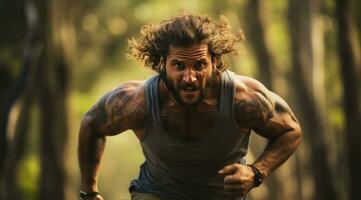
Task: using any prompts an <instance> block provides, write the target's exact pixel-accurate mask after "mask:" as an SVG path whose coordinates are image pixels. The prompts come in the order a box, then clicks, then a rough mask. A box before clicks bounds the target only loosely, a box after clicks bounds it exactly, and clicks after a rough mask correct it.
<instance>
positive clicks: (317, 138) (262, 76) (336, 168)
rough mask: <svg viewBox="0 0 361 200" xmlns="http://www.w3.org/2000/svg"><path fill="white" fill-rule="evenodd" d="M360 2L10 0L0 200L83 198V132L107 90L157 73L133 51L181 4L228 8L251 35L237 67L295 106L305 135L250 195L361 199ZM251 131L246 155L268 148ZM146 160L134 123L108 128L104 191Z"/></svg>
mask: <svg viewBox="0 0 361 200" xmlns="http://www.w3.org/2000/svg"><path fill="white" fill-rule="evenodd" d="M360 8H361V1H358V0H290V1H287V0H273V1H267V0H223V1H220V0H218V1H217V0H203V1H201V0H200V1H195V0H194V1H192V0H152V1H146V0H102V1H98V0H37V1H35V0H16V1H12V0H1V1H0V27H1V31H0V106H1V111H0V134H1V135H0V159H1V160H0V184H1V189H0V199H4V200H12V199H14V200H21V199H26V200H33V199H41V200H50V199H51V200H53V199H56V200H57V199H59V200H63V199H70V200H72V199H78V193H79V185H80V181H79V169H78V162H77V139H78V130H79V123H80V120H81V118H82V116H83V115H84V113H85V112H86V111H87V110H88V109H89V108H90V107H91V106H92V105H93V104H94V103H95V102H96V101H97V100H98V99H99V98H100V97H101V96H102V95H103V94H104V93H105V92H107V91H109V90H112V89H113V88H115V87H117V86H118V85H119V84H121V83H123V82H125V81H127V80H135V79H137V80H141V79H147V78H148V77H150V76H151V75H152V74H154V73H153V72H152V71H151V70H149V69H146V68H144V67H142V66H140V64H139V63H136V62H134V61H132V60H129V59H127V58H126V52H127V39H129V38H130V37H134V36H137V35H138V33H139V30H140V28H141V26H142V25H143V24H148V23H158V22H160V21H161V20H163V19H166V18H169V17H171V16H174V15H175V14H176V13H177V12H179V11H180V10H182V9H183V10H185V11H188V12H190V13H195V14H206V15H209V16H211V17H212V18H213V19H215V20H217V19H218V18H219V16H221V15H224V16H226V17H227V18H228V20H229V22H230V24H231V25H232V28H233V30H234V31H235V32H236V31H239V30H240V29H242V30H243V32H244V34H245V37H246V40H245V41H243V42H242V43H240V44H238V45H237V49H238V50H239V55H238V56H230V57H227V60H228V61H229V63H230V66H229V68H230V69H231V70H233V71H235V72H237V73H239V74H243V75H247V76H251V77H255V78H257V79H259V80H261V81H262V82H263V83H264V84H265V85H266V86H267V87H268V88H270V89H271V90H273V91H275V92H276V93H278V94H279V95H280V96H282V97H283V98H284V99H286V100H287V102H288V103H289V104H290V105H291V107H292V108H293V110H294V111H295V113H296V115H297V116H298V118H299V120H300V121H301V124H302V127H303V131H304V138H303V143H302V144H301V146H300V147H299V148H298V150H297V152H296V154H294V155H293V156H292V157H291V158H290V160H288V161H287V163H286V164H284V165H283V166H282V167H280V168H279V169H278V170H277V171H276V172H275V173H273V174H272V175H271V176H270V177H268V178H267V179H266V182H265V183H264V184H263V185H262V186H260V187H259V188H257V189H254V190H252V191H251V193H250V198H249V199H251V200H264V199H268V200H308V199H311V200H338V199H340V200H360V199H361V117H360V114H361V110H360V103H361V100H360V99H361V92H360V86H361V85H360V77H361V66H360V64H361V62H360V55H361V53H360V46H361V45H360V35H361V12H360ZM265 142H266V141H265V140H264V139H262V138H260V137H258V136H252V140H251V146H250V150H249V154H248V156H247V159H248V162H252V161H253V160H254V158H255V157H257V155H259V154H260V153H261V151H262V149H263V148H264V145H265ZM143 160H144V158H143V156H142V154H141V150H140V147H139V144H138V141H137V138H136V137H135V136H134V134H133V133H132V132H130V131H128V132H125V133H123V134H121V135H117V136H113V137H109V138H108V140H107V147H106V151H105V154H104V158H103V163H102V165H101V171H100V178H99V179H100V180H99V189H100V192H101V193H102V195H103V196H104V197H105V199H106V200H113V199H120V200H129V199H130V197H129V194H128V185H129V182H130V181H131V180H132V179H133V178H135V177H137V175H138V170H139V165H140V164H141V163H142V162H143Z"/></svg>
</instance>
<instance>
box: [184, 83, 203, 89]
mask: <svg viewBox="0 0 361 200" xmlns="http://www.w3.org/2000/svg"><path fill="white" fill-rule="evenodd" d="M179 88H181V89H194V90H196V89H199V88H200V84H199V83H197V82H195V83H184V82H182V83H180V85H179Z"/></svg>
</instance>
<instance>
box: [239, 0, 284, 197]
mask: <svg viewBox="0 0 361 200" xmlns="http://www.w3.org/2000/svg"><path fill="white" fill-rule="evenodd" d="M266 12H267V10H265V9H263V7H262V1H259V0H249V1H248V4H247V20H246V21H247V24H246V26H247V27H246V37H247V38H248V41H250V43H251V45H250V46H251V48H252V49H253V51H254V54H255V57H256V62H257V68H258V77H259V79H260V81H261V82H262V83H263V84H264V85H265V86H266V87H267V88H268V89H271V90H272V89H273V84H272V72H271V67H272V59H271V58H272V56H271V53H270V50H269V48H268V46H267V42H266V30H265V29H266V27H265V23H264V19H263V16H264V14H265V13H266ZM263 144H265V142H262V141H260V138H259V137H253V139H252V143H251V145H250V150H251V151H252V152H253V153H254V154H255V155H259V154H257V150H258V149H259V148H260V147H265V146H264V145H263ZM258 152H259V150H258ZM265 186H266V187H267V191H268V195H267V198H268V199H275V200H276V199H277V200H282V199H284V197H285V194H284V187H283V185H282V184H281V181H280V180H279V174H278V173H277V172H275V173H272V174H271V175H270V176H269V177H267V179H266V181H265Z"/></svg>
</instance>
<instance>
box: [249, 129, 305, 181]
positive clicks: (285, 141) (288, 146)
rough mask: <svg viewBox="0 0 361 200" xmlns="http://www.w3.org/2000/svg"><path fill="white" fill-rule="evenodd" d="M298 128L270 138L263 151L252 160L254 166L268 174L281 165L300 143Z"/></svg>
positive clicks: (265, 174)
mask: <svg viewBox="0 0 361 200" xmlns="http://www.w3.org/2000/svg"><path fill="white" fill-rule="evenodd" d="M301 135H302V134H301V131H300V129H294V130H292V131H288V132H286V133H283V134H281V135H279V136H278V137H276V138H273V139H270V140H269V143H268V144H267V146H266V148H265V150H264V151H263V153H262V154H261V155H260V156H259V157H258V159H257V160H256V161H255V162H254V166H255V167H257V169H259V171H260V172H261V173H262V174H263V175H264V176H268V175H269V174H270V173H271V172H272V171H273V170H275V169H276V168H278V167H279V166H280V165H282V164H283V163H284V162H285V161H286V160H287V159H288V158H289V157H290V156H291V155H292V154H293V152H294V151H295V150H296V148H297V146H298V145H299V144H300V143H301V137H302V136H301Z"/></svg>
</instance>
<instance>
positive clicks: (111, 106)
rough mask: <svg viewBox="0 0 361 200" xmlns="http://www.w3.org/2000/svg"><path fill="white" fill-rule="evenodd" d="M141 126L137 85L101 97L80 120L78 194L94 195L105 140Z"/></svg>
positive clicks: (141, 103) (140, 91)
mask: <svg viewBox="0 0 361 200" xmlns="http://www.w3.org/2000/svg"><path fill="white" fill-rule="evenodd" d="M144 126H145V101H144V93H143V88H142V86H141V85H140V83H134V82H132V83H128V84H124V85H122V86H120V87H119V88H117V89H116V90H114V91H112V92H110V93H108V94H106V95H104V96H103V97H102V98H101V99H100V100H99V101H98V102H97V103H96V104H95V105H94V106H93V107H92V108H91V109H90V110H89V111H88V112H87V113H86V115H85V116H84V118H83V120H82V122H81V126H80V131H79V141H78V159H79V166H80V172H81V190H82V191H84V192H95V191H98V187H97V179H98V173H99V166H100V163H101V159H102V155H103V151H104V147H105V141H106V136H110V135H115V134H118V133H121V132H124V131H125V130H128V129H132V130H134V131H139V130H141V129H142V128H143V127H144Z"/></svg>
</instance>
